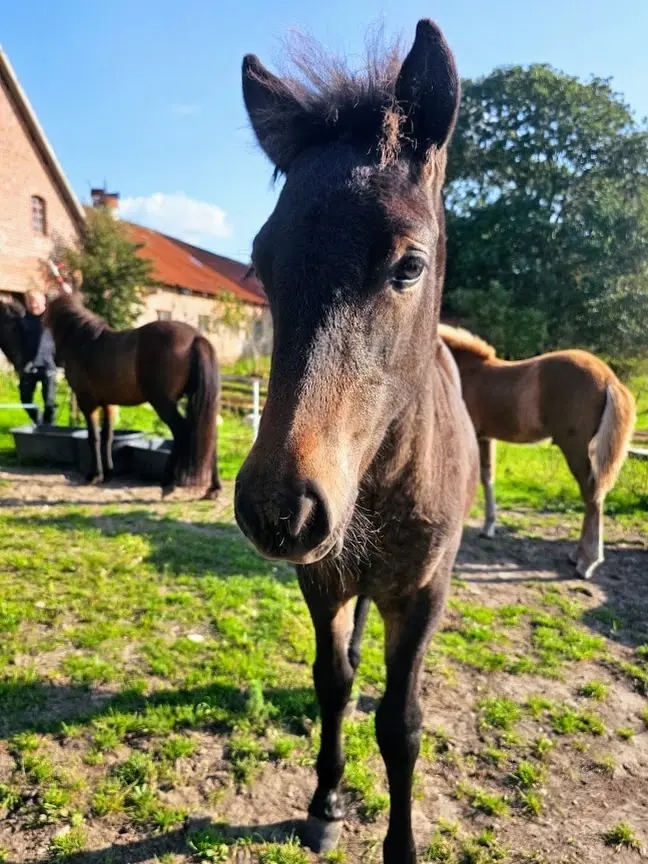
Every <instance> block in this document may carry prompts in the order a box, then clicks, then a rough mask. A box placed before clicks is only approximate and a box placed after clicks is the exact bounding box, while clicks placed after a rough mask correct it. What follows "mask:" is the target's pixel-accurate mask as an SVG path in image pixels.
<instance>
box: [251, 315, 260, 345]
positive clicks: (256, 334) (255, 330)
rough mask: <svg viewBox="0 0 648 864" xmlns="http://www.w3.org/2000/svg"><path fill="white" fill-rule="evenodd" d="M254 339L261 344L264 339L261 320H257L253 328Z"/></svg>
mask: <svg viewBox="0 0 648 864" xmlns="http://www.w3.org/2000/svg"><path fill="white" fill-rule="evenodd" d="M252 339H253V340H254V342H260V341H261V340H262V339H263V321H262V320H261V319H260V318H257V320H256V321H255V322H254V324H253V326H252Z"/></svg>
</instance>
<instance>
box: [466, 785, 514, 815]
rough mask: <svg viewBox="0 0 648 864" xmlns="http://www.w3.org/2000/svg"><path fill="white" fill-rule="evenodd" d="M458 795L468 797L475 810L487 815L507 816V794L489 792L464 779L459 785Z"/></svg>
mask: <svg viewBox="0 0 648 864" xmlns="http://www.w3.org/2000/svg"><path fill="white" fill-rule="evenodd" d="M457 797H458V798H460V799H466V800H467V801H468V803H469V804H470V806H471V807H472V808H473V809H474V810H477V811H479V812H480V813H485V814H486V815H487V816H506V815H507V814H508V812H509V807H508V801H507V798H506V796H505V795H499V794H498V793H496V792H488V791H487V790H486V789H481V788H479V787H478V786H472V785H471V784H469V783H464V782H463V781H462V782H460V783H459V785H458V786H457Z"/></svg>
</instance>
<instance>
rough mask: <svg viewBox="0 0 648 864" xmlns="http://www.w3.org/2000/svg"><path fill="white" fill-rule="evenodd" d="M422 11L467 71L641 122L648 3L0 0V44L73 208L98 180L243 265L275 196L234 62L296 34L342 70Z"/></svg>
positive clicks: (150, 217)
mask: <svg viewBox="0 0 648 864" xmlns="http://www.w3.org/2000/svg"><path fill="white" fill-rule="evenodd" d="M421 17H432V18H435V19H436V20H437V21H438V23H439V24H440V25H441V27H442V28H443V30H444V32H445V34H446V37H447V39H448V41H449V42H450V45H451V47H452V48H453V50H454V52H455V56H456V58H457V63H458V66H459V71H460V73H461V75H462V76H464V77H473V76H478V75H482V74H486V73H487V72H489V71H490V70H491V69H492V68H493V67H494V66H498V65H503V64H509V63H525V64H526V63H531V62H548V63H551V64H553V65H554V66H556V67H558V68H560V69H562V70H564V71H566V72H569V73H570V74H574V75H578V76H580V77H585V78H586V77H589V75H590V74H596V75H601V76H612V77H613V79H614V84H615V87H616V89H617V90H618V91H620V92H622V93H623V94H624V95H625V97H626V100H627V101H628V102H629V103H630V104H631V106H632V107H633V108H634V109H635V111H636V113H637V115H638V116H639V117H643V116H646V115H648V48H647V45H646V34H647V33H648V0H615V2H609V0H435V2H429V0H428V2H425V3H424V2H422V0H377V2H376V0H374V2H371V0H353V2H351V0H323V2H315V0H301V2H298V0H248V2H238V3H236V2H232V0H228V2H224V0H110V2H105V3H95V2H92V3H88V2H83V0H60V2H58V3H52V2H51V0H30V2H29V3H27V2H24V3H11V4H9V3H7V4H5V5H4V6H3V12H2V24H1V27H0V41H1V42H2V44H3V47H4V49H5V51H6V52H7V54H8V55H9V58H10V60H11V62H12V63H13V65H14V68H15V69H16V71H17V73H18V76H19V77H20V80H21V82H22V84H23V87H24V88H25V90H26V92H27V94H28V96H29V98H30V100H31V102H32V104H33V106H34V108H35V109H36V112H37V114H38V116H39V118H40V121H41V123H42V125H43V126H44V128H45V131H46V133H47V135H48V137H49V139H50V141H51V143H52V144H53V146H54V149H55V151H56V153H57V155H58V157H59V160H60V161H61V163H62V165H63V167H64V169H65V171H66V173H67V176H68V178H69V180H70V182H71V183H72V186H73V187H74V189H75V191H76V192H77V194H78V196H79V197H80V198H81V199H82V200H84V201H87V200H88V198H89V190H90V187H91V186H94V185H99V186H100V185H102V184H103V182H104V180H105V181H106V182H107V184H108V186H109V187H110V191H113V190H114V191H119V192H120V193H121V195H122V198H123V199H124V201H125V210H124V212H125V215H126V216H127V217H128V218H133V219H134V220H135V221H142V222H144V223H145V224H148V225H150V226H151V227H153V228H159V229H160V230H164V231H166V232H167V233H170V234H175V235H177V236H182V237H184V238H185V239H187V240H189V241H191V242H196V243H198V244H200V245H204V246H206V247H208V248H211V249H213V250H215V251H217V252H220V253H222V254H225V255H230V256H232V257H236V258H239V259H241V260H247V259H248V256H249V250H250V245H251V241H252V238H253V237H254V234H255V233H256V231H257V230H258V228H259V227H260V226H261V224H262V223H263V221H264V220H265V218H266V217H267V215H268V213H269V212H270V211H271V209H272V206H273V202H274V197H275V194H276V192H274V191H273V189H272V187H271V184H270V176H271V169H270V166H269V164H268V163H267V161H266V160H265V158H264V157H263V155H262V154H261V152H260V151H259V150H258V148H257V147H256V144H255V142H254V140H253V137H252V133H251V131H250V129H249V127H248V124H247V119H246V116H245V112H244V109H243V102H242V98H241V85H240V64H241V59H242V57H243V55H244V54H245V53H246V52H252V53H256V54H258V55H259V56H260V58H261V59H262V60H263V62H264V63H266V65H269V66H270V67H271V68H272V65H273V63H274V62H275V61H276V60H278V58H279V57H280V52H281V39H282V38H283V37H285V36H286V35H287V34H288V32H289V30H290V29H291V28H298V29H300V30H301V31H304V32H307V33H309V34H311V35H312V36H314V37H315V38H317V39H318V40H319V41H321V42H322V43H323V44H324V45H326V46H327V47H328V48H331V49H334V50H335V51H337V52H340V53H344V54H346V55H347V56H349V57H350V58H351V60H352V62H353V60H354V58H359V57H360V56H361V54H362V49H363V45H364V35H365V32H366V29H367V27H368V26H369V25H371V24H375V23H376V22H381V23H382V24H383V26H384V30H385V34H386V36H387V37H388V38H389V37H391V36H397V35H399V34H400V35H402V36H403V37H404V39H405V40H407V41H408V42H410V41H411V39H412V37H413V34H414V27H415V25H416V21H417V20H418V19H419V18H421Z"/></svg>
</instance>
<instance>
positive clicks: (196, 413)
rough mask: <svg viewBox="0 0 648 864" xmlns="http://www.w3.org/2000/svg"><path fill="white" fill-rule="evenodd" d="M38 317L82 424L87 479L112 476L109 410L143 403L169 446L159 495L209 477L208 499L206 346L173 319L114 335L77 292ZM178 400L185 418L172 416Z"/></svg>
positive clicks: (213, 468) (211, 366) (211, 418)
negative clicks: (166, 432) (161, 425)
mask: <svg viewBox="0 0 648 864" xmlns="http://www.w3.org/2000/svg"><path fill="white" fill-rule="evenodd" d="M45 316H46V317H45V322H46V324H47V326H49V327H50V328H51V330H52V333H53V335H54V341H55V343H56V352H57V356H58V357H59V358H60V362H61V364H62V366H63V367H64V369H65V376H66V378H67V380H68V382H69V384H70V387H71V388H72V390H73V391H74V393H75V395H76V398H77V402H78V405H79V408H80V409H81V411H82V413H83V415H84V417H85V420H86V423H87V425H88V442H89V446H90V453H91V459H92V462H91V465H92V467H91V471H90V474H89V475H88V477H87V478H86V479H87V481H88V482H89V483H99V482H101V481H102V480H103V479H104V478H105V477H107V476H108V475H109V473H110V472H111V471H112V437H113V422H114V417H113V414H114V412H113V410H112V406H114V405H141V404H142V403H143V402H150V403H151V405H152V406H153V408H154V409H155V411H156V412H157V413H158V415H159V416H160V418H161V419H162V420H163V421H164V422H165V423H166V424H167V425H168V426H169V428H170V429H171V433H172V435H173V440H174V443H173V448H172V450H171V454H170V456H169V459H168V461H167V464H166V467H165V472H164V478H163V481H162V487H163V491H164V492H170V491H171V490H172V489H173V488H174V486H175V485H176V484H177V485H180V486H198V485H201V484H205V485H206V484H207V483H209V482H210V477H209V475H210V472H211V484H210V486H209V489H208V491H207V493H206V496H205V497H208V498H215V497H216V496H217V494H218V491H219V490H220V488H221V484H220V479H219V476H218V456H217V452H216V449H217V448H216V415H217V410H218V398H219V389H220V388H219V374H218V363H217V360H216V355H215V353H214V349H213V347H212V345H211V343H210V342H209V341H208V340H207V339H205V337H204V336H202V335H201V334H200V333H199V332H198V331H197V330H196V329H194V328H193V327H190V326H189V324H184V323H182V322H180V321H154V322H153V323H151V324H145V325H144V326H142V327H138V328H136V329H133V330H113V329H112V328H110V327H109V326H108V324H107V323H106V322H105V321H104V320H103V319H102V318H100V317H99V316H98V315H95V314H93V313H92V312H90V311H89V310H88V309H86V308H85V307H84V306H83V303H82V302H81V298H80V296H79V295H78V294H60V295H59V296H57V297H55V298H54V299H53V300H52V301H51V302H50V304H49V305H48V307H47V311H46V313H45ZM183 396H187V397H188V398H187V416H186V417H183V416H182V414H181V413H180V412H179V411H178V401H179V400H180V399H181V398H182V397H183ZM100 408H101V409H103V423H102V430H101V431H102V434H101V446H100V436H99V426H98V415H99V409H100ZM101 450H103V460H102V452H101ZM102 461H103V466H102Z"/></svg>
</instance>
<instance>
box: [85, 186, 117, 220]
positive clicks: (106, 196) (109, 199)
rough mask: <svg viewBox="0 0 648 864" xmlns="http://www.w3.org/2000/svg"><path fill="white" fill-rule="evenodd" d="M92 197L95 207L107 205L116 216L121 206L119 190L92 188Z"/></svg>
mask: <svg viewBox="0 0 648 864" xmlns="http://www.w3.org/2000/svg"><path fill="white" fill-rule="evenodd" d="M90 197H91V199H92V206H93V207H105V208H106V209H107V210H109V211H110V213H112V215H113V216H114V214H115V210H116V209H117V207H118V206H119V192H106V190H105V189H91V190H90Z"/></svg>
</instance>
